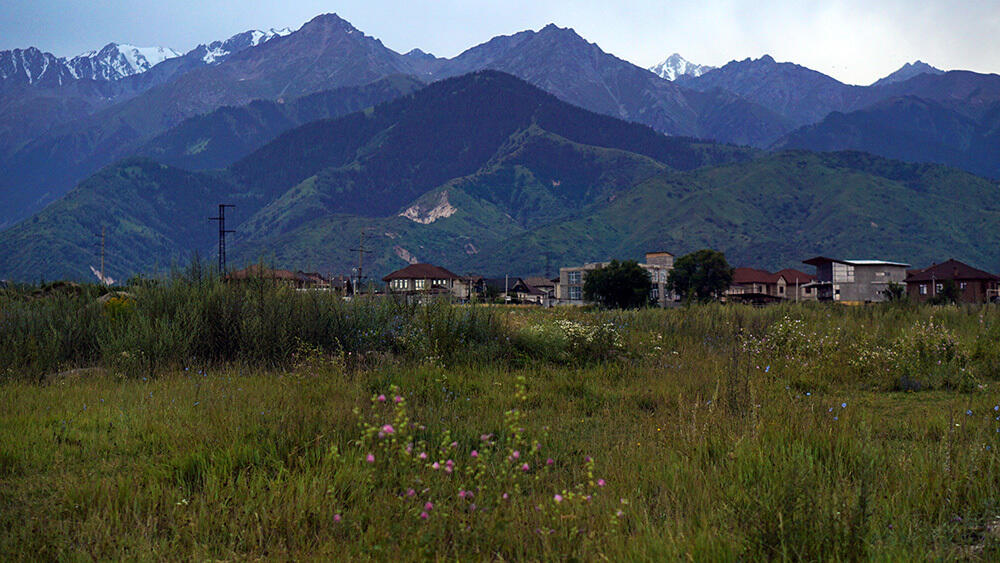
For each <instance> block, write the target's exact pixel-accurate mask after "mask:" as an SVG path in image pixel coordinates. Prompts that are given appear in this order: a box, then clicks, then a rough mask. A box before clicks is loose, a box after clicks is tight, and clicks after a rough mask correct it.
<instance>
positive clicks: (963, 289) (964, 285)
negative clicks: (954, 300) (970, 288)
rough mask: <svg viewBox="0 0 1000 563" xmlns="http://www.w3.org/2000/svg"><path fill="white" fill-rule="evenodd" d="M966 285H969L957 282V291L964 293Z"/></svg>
mask: <svg viewBox="0 0 1000 563" xmlns="http://www.w3.org/2000/svg"><path fill="white" fill-rule="evenodd" d="M967 285H969V284H967V283H966V282H958V289H961V290H962V291H965V287H966V286H967Z"/></svg>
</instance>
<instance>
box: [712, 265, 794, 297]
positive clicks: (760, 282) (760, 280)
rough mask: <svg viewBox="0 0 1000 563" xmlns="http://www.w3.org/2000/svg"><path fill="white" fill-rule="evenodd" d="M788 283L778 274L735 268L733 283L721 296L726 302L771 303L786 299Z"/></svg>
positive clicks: (754, 269)
mask: <svg viewBox="0 0 1000 563" xmlns="http://www.w3.org/2000/svg"><path fill="white" fill-rule="evenodd" d="M787 287H788V283H787V281H786V280H785V278H784V277H783V276H781V275H780V274H772V273H770V272H768V271H766V270H758V269H756V268H735V269H734V270H733V282H732V284H730V286H729V289H727V290H726V291H725V292H724V293H723V295H724V296H725V298H726V301H743V302H747V303H758V304H759V303H773V302H775V301H781V300H782V299H785V298H786V289H787Z"/></svg>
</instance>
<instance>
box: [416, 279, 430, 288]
mask: <svg viewBox="0 0 1000 563" xmlns="http://www.w3.org/2000/svg"><path fill="white" fill-rule="evenodd" d="M426 282H427V280H413V285H414V287H415V288H416V289H423V288H424V286H425V283H426Z"/></svg>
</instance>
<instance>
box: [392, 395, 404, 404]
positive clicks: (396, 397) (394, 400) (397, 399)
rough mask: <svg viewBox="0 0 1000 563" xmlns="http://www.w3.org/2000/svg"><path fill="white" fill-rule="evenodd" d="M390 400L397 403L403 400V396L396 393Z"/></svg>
mask: <svg viewBox="0 0 1000 563" xmlns="http://www.w3.org/2000/svg"><path fill="white" fill-rule="evenodd" d="M392 402H394V403H396V404H397V405H398V404H399V403H402V402H403V398H402V397H400V396H399V395H396V396H395V397H393V398H392Z"/></svg>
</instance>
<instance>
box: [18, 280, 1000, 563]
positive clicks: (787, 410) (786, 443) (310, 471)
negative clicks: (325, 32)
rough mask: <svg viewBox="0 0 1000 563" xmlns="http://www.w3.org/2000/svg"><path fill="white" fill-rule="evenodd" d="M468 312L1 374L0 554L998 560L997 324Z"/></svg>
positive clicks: (747, 312) (701, 311) (875, 312)
mask: <svg viewBox="0 0 1000 563" xmlns="http://www.w3.org/2000/svg"><path fill="white" fill-rule="evenodd" d="M146 299H147V300H150V299H151V297H150V296H149V295H147V297H146ZM36 303H37V302H36ZM265 303H267V302H266V300H265V301H262V302H260V303H255V302H251V303H250V304H249V306H253V307H262V306H264V307H276V305H274V304H270V305H266V304H265ZM36 306H37V305H36ZM136 306H137V307H147V308H146V309H143V310H144V311H153V310H154V308H152V306H151V305H145V306H142V305H139V304H138V303H137V305H136ZM368 307H374V305H368ZM466 309H467V308H463V307H448V306H444V305H439V306H436V307H432V308H430V309H422V308H417V309H414V310H412V311H410V312H409V313H407V314H408V315H412V316H408V317H406V318H407V320H406V321H405V323H406V324H407V325H408V326H422V327H423V330H422V331H421V333H422V334H423V335H424V336H423V337H422V338H423V340H422V342H423V343H422V344H420V345H419V346H414V345H409V344H397V345H395V346H392V347H385V348H378V347H376V346H374V345H373V344H371V343H370V342H369V343H368V344H365V346H368V347H369V349H368V350H365V349H362V348H359V349H357V350H355V349H350V350H345V349H344V348H337V349H336V350H334V348H332V347H324V346H323V345H322V342H320V341H318V340H317V341H316V342H313V343H306V344H303V343H300V344H299V345H298V348H296V349H295V350H294V351H292V352H291V353H290V354H288V356H287V357H282V358H283V359H281V361H275V362H263V361H262V362H257V363H255V362H253V361H249V360H240V361H237V362H235V363H234V362H230V361H225V362H218V361H217V362H209V361H207V359H203V360H198V359H196V358H192V359H191V361H189V362H182V363H181V364H179V365H176V366H169V365H166V364H164V366H163V367H158V368H157V369H155V370H154V372H153V373H152V374H150V375H148V376H127V374H125V373H123V372H120V371H118V370H117V368H116V367H115V366H114V365H113V364H107V365H104V364H101V362H100V361H99V359H98V360H95V361H96V364H95V365H104V366H105V368H106V371H104V372H100V371H95V372H90V373H89V374H83V375H69V376H64V377H61V378H55V379H53V378H48V379H45V380H44V381H45V383H44V384H39V383H37V382H35V381H34V380H33V379H23V378H16V377H9V378H7V380H6V381H5V382H3V383H0V557H2V558H4V559H29V560H30V559H70V560H76V559H123V558H127V559H264V558H266V559H344V558H352V559H379V560H384V559H401V560H415V559H461V560H469V559H472V560H480V559H505V560H509V559H579V560H598V559H605V558H606V559H611V560H623V559H641V560H676V559H681V558H685V559H687V558H690V559H693V560H760V559H807V560H858V559H874V560H956V559H974V560H984V561H985V560H995V559H996V558H997V557H998V556H1000V537H998V535H997V534H998V533H1000V531H998V526H1000V522H998V514H1000V495H998V493H997V491H1000V458H998V457H997V454H996V450H997V448H998V447H1000V433H998V428H1000V422H998V421H997V420H996V419H995V417H997V416H1000V413H996V412H994V407H995V406H996V405H997V404H998V403H1000V393H998V388H997V385H998V383H997V381H998V378H997V376H996V373H995V372H994V371H991V370H992V369H993V368H994V367H995V365H996V363H995V362H996V357H995V350H994V349H995V348H996V347H995V346H990V345H989V344H991V343H995V342H997V337H996V335H997V327H998V326H1000V311H998V310H997V309H995V308H958V307H943V308H917V307H868V308H841V307H821V306H801V307H794V306H783V307H773V308H767V309H751V308H743V307H719V306H707V307H698V308H691V309H680V310H674V311H657V310H648V311H637V312H630V313H615V312H601V311H582V310H568V309H559V310H554V311H542V310H524V309H505V308H476V310H478V311H480V313H479V314H482V315H484V318H487V317H488V318H490V319H492V320H491V321H489V322H486V321H483V323H480V324H476V325H468V324H466V325H463V324H461V323H458V322H457V319H461V318H464V317H462V316H461V313H462V312H463V311H465V310H466ZM248 310H249V309H248ZM351 312H352V313H358V310H351ZM150 314H152V313H150ZM243 314H247V313H246V310H245V311H244V313H243ZM396 314H399V315H400V316H405V315H404V314H401V313H399V312H398V311H397V313H396ZM376 316H377V315H376ZM316 318H317V319H322V318H324V317H316ZM449 319H451V320H450V321H449ZM800 321H801V322H800ZM297 322H299V323H301V322H303V321H302V320H301V317H299V320H298V321H297ZM421 323H422V324H421ZM358 326H361V325H358ZM483 326H493V327H494V328H493V329H491V330H493V332H490V333H489V334H490V335H491V336H489V337H488V338H485V337H475V338H471V337H470V338H468V339H466V340H464V341H462V340H461V337H462V336H463V335H464V336H470V335H473V334H475V333H476V331H477V330H478V331H480V332H481V331H482V330H483V328H482V327H483ZM477 327H478V328H477ZM405 333H406V334H410V335H411V336H408V337H406V338H413V336H412V333H410V332H405ZM608 334H612V336H611V337H608ZM508 339H509V341H508ZM404 340H405V339H404ZM453 341H454V342H455V343H461V344H462V346H463V347H464V348H462V349H465V350H466V353H465V354H462V353H456V351H455V350H452V349H451V346H452V345H451V344H449V342H453ZM494 341H497V342H498V343H491V342H494ZM941 343H945V344H946V345H945V346H943V347H942V345H941ZM950 345H953V349H952V348H949V347H948V346H950ZM859 346H864V347H870V348H873V349H874V347H876V346H881V347H882V348H883V349H884V350H883V352H884V354H883V355H878V356H877V357H876V358H875V359H871V358H868V359H865V360H864V361H855V362H854V363H853V364H852V363H851V362H850V360H851V359H852V358H856V357H857V356H858V348H859ZM434 350H437V351H438V353H433V351H434ZM991 354H993V355H991ZM938 360H941V361H942V364H941V365H942V366H944V367H945V368H947V369H948V370H951V371H954V372H958V373H966V374H968V375H967V376H965V377H952V376H951V375H950V374H948V373H944V372H943V371H937V367H938V364H937V362H938ZM265 363H266V364H267V365H269V366H270V367H267V368H263V367H253V366H258V365H264V364H265ZM906 374H910V376H911V377H914V378H917V379H919V380H920V382H921V383H922V385H921V386H919V389H921V390H920V391H894V390H893V389H896V388H898V387H899V385H898V383H899V379H900V378H901V377H902V376H903V375H906ZM969 381H971V382H972V383H971V384H969ZM910 388H911V389H914V388H916V387H910ZM379 395H385V398H386V401H385V402H381V401H380V400H379V398H378V397H379ZM397 395H398V396H399V397H400V398H401V399H402V401H401V402H399V403H396V402H394V398H395V397H396V396H397ZM842 405H844V406H842ZM967 412H971V414H967ZM386 424H389V425H391V426H392V430H391V433H386V432H387V431H386V429H385V428H384V425H386ZM379 432H382V434H383V435H382V436H381V437H380V436H379ZM484 435H485V439H484ZM409 444H412V447H410V448H409V451H407V445H409ZM452 444H454V445H452ZM473 450H475V451H476V453H477V456H476V457H473V456H472V451H473ZM514 451H517V452H518V454H517V458H516V459H514ZM421 452H425V453H427V454H428V457H427V459H420V458H419V454H420V453H421ZM369 454H371V455H372V456H373V461H372V462H371V463H369V462H368V461H367V457H368V455H369ZM587 456H589V457H590V459H591V461H590V462H589V463H588V462H587V461H586V459H587ZM549 459H551V460H552V464H551V465H548V460H549ZM448 460H452V462H453V463H452V465H451V467H452V471H451V472H450V473H448V472H446V469H445V468H446V467H448V466H449V464H448V463H447V462H448ZM434 462H437V463H438V464H439V468H438V469H434V468H433V466H432V464H433V463H434ZM524 463H527V464H528V465H529V468H528V470H527V471H524V470H523V469H522V466H523V464H524ZM599 480H603V481H604V486H601V484H600V482H599ZM410 489H413V496H410V493H409V491H410ZM467 491H471V492H472V496H471V497H469V496H467V495H466V492H467ZM505 493H506V495H507V497H506V498H504V494H505ZM556 495H559V496H560V497H561V500H560V501H557V500H556ZM588 497H589V498H588ZM427 502H431V503H432V505H433V507H432V508H431V509H429V510H428V509H426V508H425V504H426V503H427ZM473 504H474V505H476V506H475V510H473V509H472V505H473ZM423 512H426V513H427V518H423V517H422V516H421V513H423Z"/></svg>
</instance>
